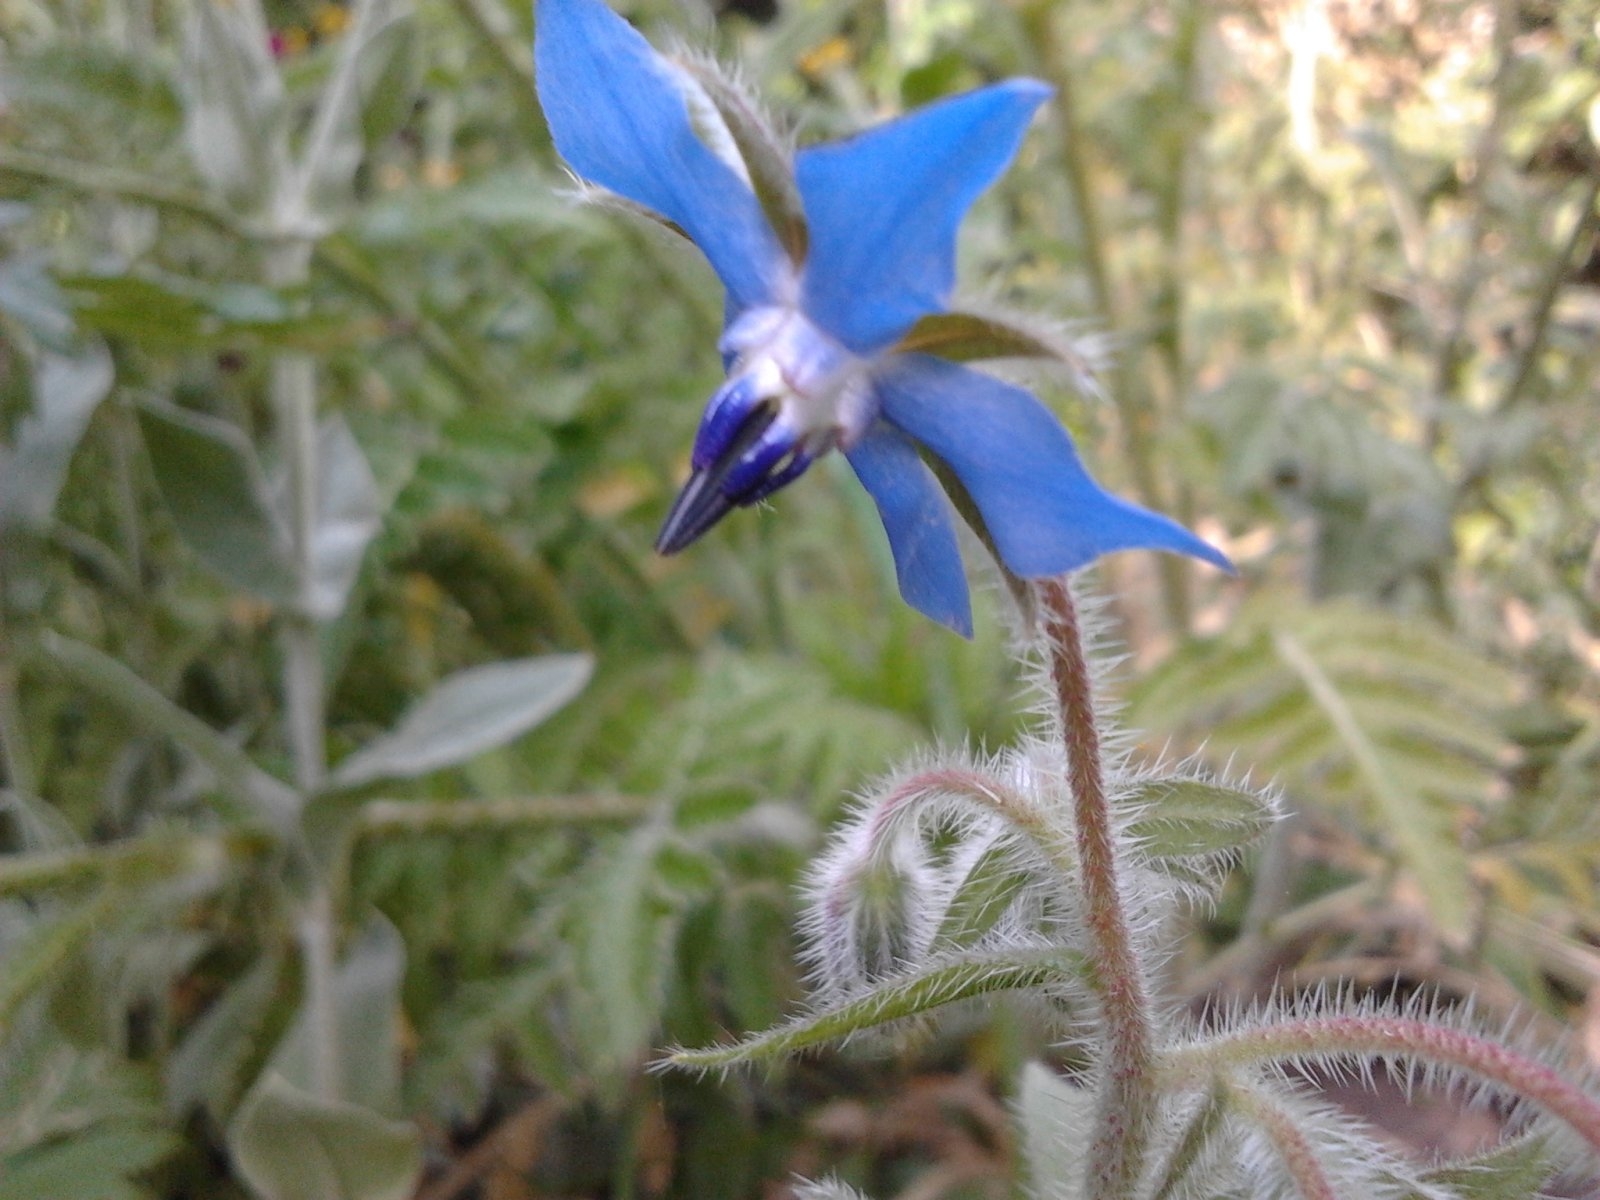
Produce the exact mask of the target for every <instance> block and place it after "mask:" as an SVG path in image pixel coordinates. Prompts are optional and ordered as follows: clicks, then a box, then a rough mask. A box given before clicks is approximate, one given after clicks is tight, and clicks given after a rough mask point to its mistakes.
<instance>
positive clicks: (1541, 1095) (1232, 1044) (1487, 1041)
mask: <svg viewBox="0 0 1600 1200" xmlns="http://www.w3.org/2000/svg"><path fill="white" fill-rule="evenodd" d="M1328 1055H1348V1056H1355V1057H1361V1058H1371V1057H1376V1056H1382V1057H1396V1058H1402V1059H1407V1060H1411V1061H1415V1062H1422V1063H1432V1064H1435V1065H1438V1066H1443V1067H1451V1068H1454V1069H1455V1070H1457V1071H1461V1072H1463V1073H1465V1074H1467V1075H1471V1076H1473V1077H1475V1078H1478V1079H1482V1080H1486V1081H1487V1082H1489V1083H1491V1084H1494V1085H1496V1086H1498V1087H1501V1088H1504V1089H1505V1090H1506V1091H1507V1092H1509V1093H1511V1094H1513V1095H1515V1096H1518V1097H1520V1098H1522V1099H1525V1100H1528V1101H1530V1102H1532V1103H1533V1104H1536V1105H1538V1106H1539V1107H1540V1108H1542V1109H1544V1110H1545V1111H1546V1112H1548V1113H1550V1114H1551V1115H1552V1116H1554V1117H1556V1118H1558V1119H1560V1120H1561V1121H1564V1122H1565V1123H1566V1124H1567V1125H1569V1126H1571V1128H1572V1129H1573V1131H1574V1132H1575V1133H1577V1134H1578V1135H1579V1136H1580V1137H1582V1138H1583V1140H1584V1141H1586V1142H1588V1143H1589V1145H1590V1146H1591V1147H1593V1148H1594V1149H1595V1150H1597V1151H1600V1101H1596V1099H1595V1098H1594V1097H1593V1096H1591V1095H1589V1094H1588V1093H1587V1092H1586V1091H1584V1090H1583V1089H1582V1088H1581V1087H1579V1086H1578V1085H1577V1084H1575V1083H1573V1082H1572V1081H1571V1080H1570V1079H1567V1078H1566V1077H1565V1076H1563V1075H1561V1074H1560V1073H1559V1072H1557V1071H1556V1070H1554V1069H1553V1068H1551V1067H1548V1066H1546V1065H1545V1064H1544V1063H1542V1062H1539V1061H1538V1060H1537V1059H1535V1058H1532V1057H1530V1056H1528V1055H1526V1054H1523V1053H1521V1052H1519V1051H1517V1050H1514V1049H1512V1048H1511V1047H1509V1046H1507V1045H1505V1044H1504V1043H1502V1042H1499V1041H1496V1040H1494V1039H1493V1038H1488V1037H1483V1036H1480V1035H1479V1034H1475V1033H1470V1032H1468V1031H1466V1030H1462V1029H1452V1028H1450V1027H1449V1026H1447V1025H1440V1024H1436V1023H1434V1022H1432V1021H1427V1020H1422V1019H1419V1018H1416V1017H1398V1016H1384V1015H1382V1014H1358V1015H1351V1016H1330V1017H1305V1018H1299V1019H1295V1018H1289V1019H1285V1020H1281V1021H1274V1022H1272V1023H1270V1024H1266V1025H1258V1026H1256V1027H1254V1028H1247V1029H1242V1030H1238V1031H1236V1032H1233V1033H1225V1034H1221V1035H1219V1036H1216V1037H1211V1038H1207V1039H1204V1040H1203V1041H1199V1042H1195V1043H1192V1044H1190V1045H1188V1046H1185V1047H1183V1048H1182V1049H1179V1050H1175V1051H1174V1052H1173V1053H1172V1055H1171V1056H1170V1057H1169V1058H1168V1060H1167V1061H1166V1062H1165V1063H1164V1064H1163V1065H1162V1073H1163V1076H1164V1077H1165V1078H1166V1079H1167V1080H1168V1081H1169V1082H1171V1083H1173V1084H1175V1085H1177V1086H1192V1085H1195V1084H1199V1083H1200V1082H1201V1081H1202V1080H1203V1079H1205V1078H1207V1077H1210V1076H1212V1075H1214V1074H1215V1072H1217V1071H1218V1070H1219V1069H1224V1068H1226V1067H1232V1066H1242V1065H1250V1064H1255V1063H1262V1062H1274V1061H1279V1062H1282V1061H1301V1060H1306V1059H1311V1058H1322V1057H1326V1056H1328Z"/></svg>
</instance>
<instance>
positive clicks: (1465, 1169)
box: [1405, 1136, 1552, 1200]
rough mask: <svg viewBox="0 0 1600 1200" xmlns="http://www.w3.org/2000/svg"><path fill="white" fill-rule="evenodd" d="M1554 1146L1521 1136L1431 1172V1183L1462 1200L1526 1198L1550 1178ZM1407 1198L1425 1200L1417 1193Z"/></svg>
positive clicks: (1429, 1178)
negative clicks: (1551, 1148) (1551, 1152)
mask: <svg viewBox="0 0 1600 1200" xmlns="http://www.w3.org/2000/svg"><path fill="white" fill-rule="evenodd" d="M1551 1169H1552V1167H1551V1156H1550V1147H1549V1145H1548V1144H1547V1143H1546V1141H1545V1139H1544V1138H1542V1137H1528V1136H1523V1137H1518V1138H1513V1139H1511V1140H1510V1141H1507V1142H1504V1143H1502V1144H1501V1145H1498V1146H1494V1147H1492V1148H1491V1149H1489V1150H1486V1151H1484V1152H1483V1153H1482V1154H1477V1155H1474V1156H1473V1157H1471V1158H1469V1159H1464V1160H1458V1161H1454V1162H1449V1163H1445V1164H1443V1165H1441V1166H1438V1167H1435V1168H1434V1169H1433V1170H1431V1171H1429V1172H1428V1174H1427V1176H1426V1178H1427V1180H1428V1182H1429V1183H1433V1184H1438V1185H1440V1186H1441V1187H1444V1188H1447V1189H1449V1192H1450V1194H1451V1195H1452V1196H1459V1197H1460V1198H1461V1200H1524V1198H1525V1197H1528V1196H1537V1195H1538V1194H1539V1189H1540V1188H1541V1187H1543V1186H1544V1185H1545V1184H1546V1183H1548V1182H1549V1180H1550V1175H1551ZM1405 1200H1421V1198H1420V1197H1417V1196H1415V1195H1413V1196H1407V1197H1405Z"/></svg>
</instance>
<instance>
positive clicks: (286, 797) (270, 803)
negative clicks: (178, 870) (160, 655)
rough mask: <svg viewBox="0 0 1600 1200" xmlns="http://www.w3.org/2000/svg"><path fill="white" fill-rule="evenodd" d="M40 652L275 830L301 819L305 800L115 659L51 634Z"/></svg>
mask: <svg viewBox="0 0 1600 1200" xmlns="http://www.w3.org/2000/svg"><path fill="white" fill-rule="evenodd" d="M38 646H39V652H40V654H41V655H42V656H43V658H44V660H45V661H46V662H47V663H48V664H49V665H50V666H51V667H52V668H54V669H55V670H56V671H58V672H60V673H62V674H64V675H66V676H67V677H68V678H69V679H72V680H74V681H76V682H77V683H79V684H81V685H82V686H83V687H84V688H85V689H86V690H87V691H88V692H89V693H90V694H91V695H93V696H96V697H98V698H100V699H102V700H106V701H109V702H110V703H111V704H113V705H114V706H116V707H117V708H119V709H121V710H122V712H123V713H124V714H125V715H126V716H127V717H128V718H129V719H130V720H132V721H134V722H136V723H137V724H139V725H142V726H144V727H145V728H147V729H153V730H155V731H156V732H158V733H162V734H165V735H166V736H167V737H170V738H171V739H172V740H173V741H174V742H175V743H177V744H178V745H179V746H181V747H182V748H183V749H185V750H187V751H188V752H189V753H190V754H193V755H194V756H195V758H197V759H199V760H200V761H201V762H202V763H204V764H205V765H206V766H207V767H209V768H210V769H211V770H212V771H213V772H214V773H215V774H216V777H217V782H218V783H219V784H220V785H221V786H222V787H223V788H224V789H226V791H227V792H228V794H230V795H231V796H233V797H234V798H235V799H236V800H238V801H241V802H242V803H243V804H244V805H245V806H246V807H248V808H251V809H254V810H255V812H256V814H257V815H259V816H260V817H261V818H262V819H263V820H265V821H266V823H267V824H268V825H269V826H271V827H272V828H274V829H282V828H284V827H285V826H287V825H288V824H290V823H291V822H292V821H293V820H294V818H295V817H296V816H297V815H298V813H299V809H300V799H299V797H298V796H297V795H296V793H295V792H294V790H293V789H292V788H290V787H289V786H288V785H287V784H285V783H284V782H282V781H281V780H279V779H276V778H274V777H273V776H271V775H269V774H267V773H266V772H265V771H263V770H262V769H261V768H260V767H258V766H256V765H255V763H253V762H251V761H250V757H249V756H248V755H247V754H245V752H244V751H243V750H241V749H239V747H237V746H235V745H234V744H233V743H232V742H230V741H228V740H227V739H226V738H224V737H223V736H222V734H220V733H218V732H217V731H216V730H215V729H212V728H211V726H209V725H207V724H206V723H205V722H204V721H202V720H200V718H199V717H196V716H195V715H194V714H193V713H189V712H186V711H184V710H183V709H181V708H179V707H178V706H177V705H176V704H174V703H173V702H172V701H171V700H169V699H167V697H166V696H164V695H162V694H161V692H160V691H158V690H157V689H156V688H155V687H154V686H152V685H151V684H149V683H147V682H145V681H144V680H143V679H140V678H139V677H138V676H137V675H135V674H134V673H133V672H132V671H131V670H129V669H128V668H127V667H126V666H124V665H123V664H122V663H120V662H118V661H117V660H116V659H114V658H112V657H111V656H110V655H108V654H105V653H103V652H102V651H100V650H97V649H95V648H94V647H93V646H90V645H87V644H86V643H84V642H76V641H73V640H72V639H71V638H66V637H62V636H61V635H60V634H58V633H55V632H52V631H49V630H47V631H45V632H44V633H42V634H40V635H39V642H38Z"/></svg>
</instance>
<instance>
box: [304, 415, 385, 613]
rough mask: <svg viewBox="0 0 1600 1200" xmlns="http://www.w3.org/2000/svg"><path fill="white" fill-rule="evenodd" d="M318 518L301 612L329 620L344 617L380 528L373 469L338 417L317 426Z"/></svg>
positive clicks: (379, 499) (380, 512)
mask: <svg viewBox="0 0 1600 1200" xmlns="http://www.w3.org/2000/svg"><path fill="white" fill-rule="evenodd" d="M317 476H318V479H317V517H316V523H315V525H314V526H313V527H312V532H311V578H310V580H309V581H308V586H307V595H306V601H305V603H306V608H307V610H308V611H309V612H310V613H311V615H312V616H314V617H317V618H319V619H322V620H331V619H332V618H334V617H336V616H338V615H339V614H340V613H341V612H343V611H344V606H345V601H346V600H347V599H348V598H349V596H350V589H351V588H353V587H354V586H355V582H356V576H357V575H359V574H360V573H361V560H362V558H363V556H364V555H365V554H366V551H367V546H368V544H369V543H370V542H371V541H372V539H373V538H374V537H375V536H377V533H378V529H379V527H380V526H381V524H382V517H383V501H382V497H381V496H380V495H379V493H378V483H377V480H376V479H374V478H373V475H372V468H371V467H369V466H368V465H367V458H366V455H364V454H363V453H362V452H361V447H360V446H359V445H358V444H357V443H356V439H355V436H354V435H353V434H352V433H351V432H350V426H349V425H347V424H346V423H345V420H344V418H343V417H340V416H337V415H335V416H332V417H329V418H328V419H326V420H325V421H323V422H322V426H321V429H320V431H319V437H318V439H317Z"/></svg>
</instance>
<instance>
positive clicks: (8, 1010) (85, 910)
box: [0, 887, 122, 1036]
mask: <svg viewBox="0 0 1600 1200" xmlns="http://www.w3.org/2000/svg"><path fill="white" fill-rule="evenodd" d="M121 899H122V896H121V893H120V892H119V891H118V890H117V889H116V888H109V887H108V888H102V889H101V890H100V891H99V892H98V893H97V894H96V895H94V896H92V897H90V898H89V899H87V900H84V901H82V902H79V903H74V904H69V905H62V906H59V907H58V908H56V909H54V910H52V911H51V912H50V913H49V915H45V916H38V917H35V918H34V919H32V920H30V921H29V922H28V924H27V926H26V928H25V929H24V930H22V931H18V932H16V934H15V936H13V937H11V938H9V939H8V940H7V942H6V944H5V945H4V946H3V947H0V949H3V950H4V958H3V960H0V961H3V963H4V967H5V969H4V970H3V971H0V1036H4V1035H5V1034H7V1033H9V1032H10V1029H11V1025H12V1022H13V1020H15V1018H16V1016H17V1012H18V1010H19V1008H20V1007H21V1005H22V1003H23V1002H24V1001H25V1000H27V999H28V998H29V997H30V996H32V995H34V994H35V993H36V992H37V991H38V990H39V989H40V988H42V987H44V986H46V985H47V984H49V983H50V982H52V981H53V980H54V979H55V978H56V976H57V975H58V973H59V972H60V970H61V967H62V965H63V964H64V963H66V962H68V961H69V960H71V958H72V956H73V955H74V954H75V953H76V952H77V951H78V950H79V949H81V948H82V947H83V946H85V945H86V944H88V942H89V940H90V939H91V938H92V937H94V935H95V934H96V933H97V932H99V931H100V928H101V926H102V925H103V923H104V922H106V921H108V920H110V919H111V918H112V917H113V916H114V915H115V913H116V912H117V909H118V906H119V904H120V902H121Z"/></svg>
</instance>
